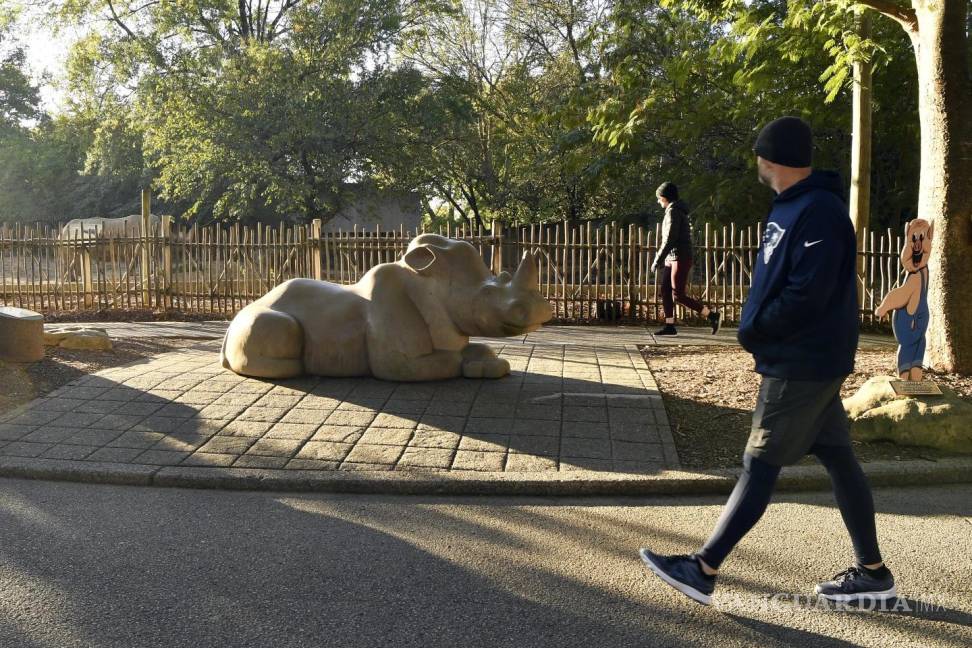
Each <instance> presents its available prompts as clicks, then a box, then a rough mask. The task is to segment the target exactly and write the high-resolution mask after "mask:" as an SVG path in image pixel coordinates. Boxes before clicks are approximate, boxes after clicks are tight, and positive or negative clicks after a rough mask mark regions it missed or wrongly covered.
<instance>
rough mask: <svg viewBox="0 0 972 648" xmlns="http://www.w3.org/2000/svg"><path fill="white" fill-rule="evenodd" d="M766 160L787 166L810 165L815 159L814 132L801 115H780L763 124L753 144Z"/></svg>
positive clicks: (758, 153)
mask: <svg viewBox="0 0 972 648" xmlns="http://www.w3.org/2000/svg"><path fill="white" fill-rule="evenodd" d="M753 151H755V153H756V155H758V156H760V157H761V158H763V159H764V160H769V161H770V162H775V163H776V164H781V165H783V166H787V167H808V166H810V165H811V163H812V161H813V134H812V133H811V132H810V125H809V124H808V123H807V122H805V121H803V120H802V119H800V118H799V117H780V118H779V119H775V120H773V121H771V122H770V123H768V124H766V126H763V130H761V131H759V136H758V137H757V138H756V144H755V145H754V146H753Z"/></svg>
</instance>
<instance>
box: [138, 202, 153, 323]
mask: <svg viewBox="0 0 972 648" xmlns="http://www.w3.org/2000/svg"><path fill="white" fill-rule="evenodd" d="M151 210H152V190H151V189H142V221H141V232H140V233H141V235H142V237H141V238H142V254H141V257H142V268H141V270H142V271H141V273H140V274H141V278H142V306H143V307H144V308H151V307H152V303H151V293H150V292H149V264H150V263H151V254H149V221H150V220H151V219H150V218H149V214H151Z"/></svg>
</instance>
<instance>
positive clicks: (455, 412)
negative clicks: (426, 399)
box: [425, 396, 472, 416]
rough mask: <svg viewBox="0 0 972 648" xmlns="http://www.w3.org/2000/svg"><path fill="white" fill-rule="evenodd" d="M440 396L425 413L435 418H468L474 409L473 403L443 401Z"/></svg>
mask: <svg viewBox="0 0 972 648" xmlns="http://www.w3.org/2000/svg"><path fill="white" fill-rule="evenodd" d="M438 398H439V397H438V396H437V397H436V398H435V399H433V400H432V401H431V402H430V403H429V404H428V407H426V409H425V413H426V414H429V415H433V416H466V415H468V414H469V411H470V410H471V409H472V402H471V401H441V400H438Z"/></svg>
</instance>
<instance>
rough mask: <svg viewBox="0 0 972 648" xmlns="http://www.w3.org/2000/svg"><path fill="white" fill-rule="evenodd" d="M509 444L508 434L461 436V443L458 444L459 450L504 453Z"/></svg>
mask: <svg viewBox="0 0 972 648" xmlns="http://www.w3.org/2000/svg"><path fill="white" fill-rule="evenodd" d="M509 444H510V436H509V435H508V434H489V435H487V434H479V435H476V436H463V437H462V441H460V442H459V449H460V450H472V451H475V452H506V450H507V448H508V447H509Z"/></svg>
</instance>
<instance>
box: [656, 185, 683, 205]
mask: <svg viewBox="0 0 972 648" xmlns="http://www.w3.org/2000/svg"><path fill="white" fill-rule="evenodd" d="M655 196H657V197H658V198H667V199H668V200H671V201H675V200H678V187H676V186H675V183H674V182H663V183H661V184H660V185H658V189H655Z"/></svg>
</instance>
